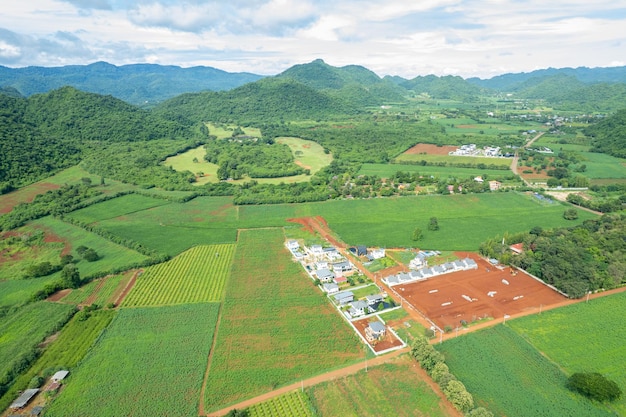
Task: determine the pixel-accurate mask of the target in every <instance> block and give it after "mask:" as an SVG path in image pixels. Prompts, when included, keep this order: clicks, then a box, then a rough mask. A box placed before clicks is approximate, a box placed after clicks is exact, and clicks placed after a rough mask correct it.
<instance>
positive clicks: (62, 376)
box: [52, 371, 70, 381]
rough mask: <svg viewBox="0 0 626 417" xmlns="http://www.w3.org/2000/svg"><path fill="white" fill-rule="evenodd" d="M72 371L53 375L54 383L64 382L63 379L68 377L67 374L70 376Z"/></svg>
mask: <svg viewBox="0 0 626 417" xmlns="http://www.w3.org/2000/svg"><path fill="white" fill-rule="evenodd" d="M69 373H70V371H58V372H56V373H55V374H54V375H52V380H53V381H61V380H63V378H65V377H66V376H67V374H69Z"/></svg>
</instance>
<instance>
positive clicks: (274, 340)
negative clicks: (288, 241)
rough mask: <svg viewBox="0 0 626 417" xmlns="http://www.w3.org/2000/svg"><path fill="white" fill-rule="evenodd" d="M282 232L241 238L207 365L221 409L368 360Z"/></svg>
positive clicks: (210, 402) (210, 388) (213, 401)
mask: <svg viewBox="0 0 626 417" xmlns="http://www.w3.org/2000/svg"><path fill="white" fill-rule="evenodd" d="M284 240H285V237H284V234H283V232H282V229H262V230H250V231H241V233H240V237H239V242H238V244H237V249H236V251H235V257H234V260H233V268H232V272H231V277H230V279H229V281H228V284H227V287H226V296H225V300H224V305H223V307H222V316H221V321H220V327H219V331H218V334H217V344H216V347H215V351H214V352H213V359H212V362H211V363H210V365H209V369H210V371H209V378H208V380H207V389H206V398H205V405H206V409H207V411H211V410H215V409H220V408H223V407H225V406H227V405H229V404H233V403H237V402H239V401H242V400H245V399H246V398H250V397H253V396H255V395H259V394H262V393H263V392H266V391H270V390H272V389H274V388H276V387H279V386H282V385H285V384H288V383H291V382H294V381H298V380H300V379H302V378H306V377H310V376H312V375H315V374H317V373H320V372H322V371H324V370H327V369H329V368H334V367H339V366H342V365H345V364H347V363H350V362H352V361H354V360H357V359H358V358H362V357H363V354H364V353H363V352H364V351H363V348H362V347H361V346H360V344H359V341H358V339H357V337H356V335H355V334H354V332H353V331H352V330H351V329H350V328H349V327H348V326H347V325H346V323H345V322H344V321H343V320H342V319H341V317H339V315H338V314H337V312H336V311H335V310H334V308H332V307H331V305H330V304H329V303H328V301H327V300H326V298H325V297H324V296H323V295H321V294H320V293H319V291H318V290H316V288H315V287H314V285H313V283H312V282H311V280H310V279H309V277H308V276H306V275H305V273H304V271H303V269H302V267H301V266H300V265H299V264H296V263H294V262H293V261H292V260H291V257H290V255H289V253H288V252H287V250H286V249H285V247H284Z"/></svg>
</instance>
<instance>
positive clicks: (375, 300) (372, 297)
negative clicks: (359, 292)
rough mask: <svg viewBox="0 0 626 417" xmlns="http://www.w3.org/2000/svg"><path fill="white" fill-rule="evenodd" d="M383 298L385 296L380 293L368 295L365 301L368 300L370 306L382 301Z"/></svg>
mask: <svg viewBox="0 0 626 417" xmlns="http://www.w3.org/2000/svg"><path fill="white" fill-rule="evenodd" d="M383 300H384V299H383V296H382V295H380V294H374V295H368V296H367V297H365V301H367V305H370V306H371V305H373V304H376V303H380V302H382V301H383Z"/></svg>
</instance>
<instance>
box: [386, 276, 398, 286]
mask: <svg viewBox="0 0 626 417" xmlns="http://www.w3.org/2000/svg"><path fill="white" fill-rule="evenodd" d="M383 281H384V282H386V283H387V285H389V286H390V287H391V286H392V285H398V284H400V280H399V279H398V276H397V275H390V276H388V277H385V278H383Z"/></svg>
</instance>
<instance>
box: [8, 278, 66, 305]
mask: <svg viewBox="0 0 626 417" xmlns="http://www.w3.org/2000/svg"><path fill="white" fill-rule="evenodd" d="M57 279H58V275H55V274H53V275H49V276H47V277H42V278H30V279H24V280H22V279H13V280H10V281H0V307H7V306H13V305H17V304H22V303H24V302H25V301H26V300H29V299H30V297H31V296H33V295H34V294H35V293H36V292H37V291H39V290H42V289H43V288H44V287H45V286H46V285H48V284H52V283H53V282H55V281H56V280H57Z"/></svg>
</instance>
